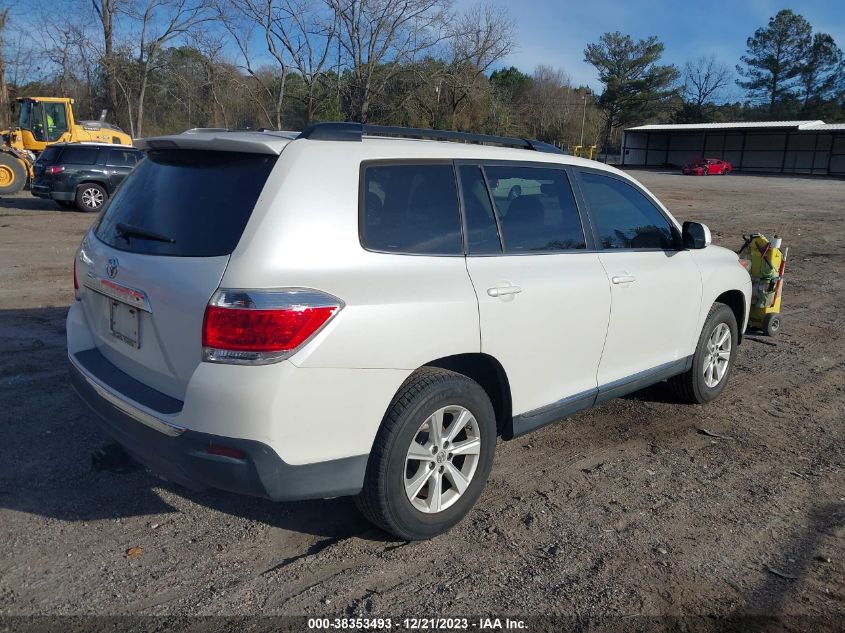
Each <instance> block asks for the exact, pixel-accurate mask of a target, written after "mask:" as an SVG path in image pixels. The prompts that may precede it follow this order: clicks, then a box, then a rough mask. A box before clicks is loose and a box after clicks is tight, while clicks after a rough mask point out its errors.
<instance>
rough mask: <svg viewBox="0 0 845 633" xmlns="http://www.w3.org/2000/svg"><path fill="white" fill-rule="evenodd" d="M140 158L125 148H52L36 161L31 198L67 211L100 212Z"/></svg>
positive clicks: (73, 145)
mask: <svg viewBox="0 0 845 633" xmlns="http://www.w3.org/2000/svg"><path fill="white" fill-rule="evenodd" d="M141 158H143V153H142V152H140V151H138V150H137V149H135V148H134V147H128V146H126V145H109V144H107V143H103V144H101V143H57V144H55V145H51V146H50V147H48V148H47V149H45V150H44V151H43V152H42V153H41V155H40V156H39V157H38V160H36V161H35V165H34V172H35V177H34V178H33V181H32V195H33V196H37V197H39V198H51V199H53V200H55V201H56V202H58V203H59V206H62V207H65V208H70V207H74V206H75V207H76V208H77V209H79V210H80V211H99V210H100V208H101V207H102V206H103V204H105V202H106V200H108V199H109V197H110V196H111V195H112V194H113V193H114V190H115V189H116V188H117V186H118V185H119V184H120V183H121V182H122V181H123V179H124V178H126V176H127V175H128V174H129V172H130V171H132V168H133V167H134V166H135V164H136V163H137V162H138V161H139V160H141Z"/></svg>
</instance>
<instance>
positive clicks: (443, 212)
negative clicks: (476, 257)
mask: <svg viewBox="0 0 845 633" xmlns="http://www.w3.org/2000/svg"><path fill="white" fill-rule="evenodd" d="M361 205H362V213H361V244H362V246H364V248H367V249H370V250H375V251H384V252H389V253H407V254H414V255H460V254H462V253H463V247H462V242H461V219H460V211H459V210H458V193H457V189H456V187H455V174H454V170H453V168H452V165H451V163H449V164H413V165H400V164H370V165H366V166H365V167H364V178H363V192H362V200H361Z"/></svg>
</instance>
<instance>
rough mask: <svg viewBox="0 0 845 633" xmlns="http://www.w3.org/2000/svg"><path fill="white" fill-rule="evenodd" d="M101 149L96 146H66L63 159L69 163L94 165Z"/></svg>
mask: <svg viewBox="0 0 845 633" xmlns="http://www.w3.org/2000/svg"><path fill="white" fill-rule="evenodd" d="M99 152H100V150H99V149H97V148H96V147H66V148H64V150H63V151H62V158H61V161H62V162H63V163H65V164H68V165H93V164H94V163H96V162H97V155H98V154H99Z"/></svg>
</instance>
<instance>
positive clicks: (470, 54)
mask: <svg viewBox="0 0 845 633" xmlns="http://www.w3.org/2000/svg"><path fill="white" fill-rule="evenodd" d="M513 30H514V25H513V20H512V19H511V17H510V15H509V14H508V12H507V10H506V9H504V8H500V7H494V6H493V5H491V4H479V5H476V6H474V7H471V8H470V9H469V10H468V11H466V13H464V14H463V15H461V16H460V17H458V18H457V19H455V20H453V21H451V25H450V26H449V27H448V30H447V33H448V37H449V58H450V59H449V66H448V71H447V76H446V78H445V80H446V85H447V86H448V89H449V90H448V92H449V106H450V109H451V119H452V121H451V123H452V127H453V128H455V127H456V126H455V119H456V117H457V114H458V111H459V110H460V109H461V107H462V106H463V105H464V104H465V103H466V102H467V101H469V100H471V97H472V95H473V94H477V93H478V92H479V90H483V89H484V88H486V86H487V81H486V79H484V74H485V73H486V72H487V71H488V70H489V69H490V67H491V66H492V65H493V64H495V63H496V62H497V61H499V60H501V59H502V58H504V57H506V56H507V55H508V53H510V52H511V51H512V50H513Z"/></svg>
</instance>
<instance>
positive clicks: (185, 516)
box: [0, 172, 845, 630]
mask: <svg viewBox="0 0 845 633" xmlns="http://www.w3.org/2000/svg"><path fill="white" fill-rule="evenodd" d="M632 173H633V174H634V175H635V176H636V177H639V178H640V179H641V180H642V181H643V182H644V183H645V184H646V185H647V186H649V187H650V188H651V189H652V190H653V191H654V192H655V193H656V194H657V195H658V196H659V197H660V198H661V199H662V200H663V201H664V202H665V203H666V204H667V206H668V207H669V208H670V209H671V210H672V211H673V213H675V215H676V216H677V217H678V218H679V219H680V220H684V219H698V220H701V221H704V222H706V223H707V224H708V225H709V226H710V227H711V229H712V230H713V234H714V240H715V241H716V242H717V243H720V244H723V245H725V246H729V247H733V248H737V247H738V246H739V244H740V242H741V239H740V234H741V233H743V232H748V231H751V230H758V231H761V232H764V233H767V234H771V233H774V232H775V231H777V232H779V233H780V234H782V235H783V236H784V238H785V244H786V245H788V246H789V247H790V254H791V261H790V264H789V268H788V269H787V275H788V277H787V282H786V285H785V294H784V297H785V298H784V330H783V332H782V333H781V334H780V335H779V336H778V337H777V338H775V339H767V338H765V337H761V336H759V335H753V334H752V335H750V336H748V337H747V339H746V341H745V342H744V344H743V345H742V346H741V347H740V349H739V353H738V357H737V366H736V370H735V373H734V374H733V376H732V379H731V382H730V384H729V385H728V388H727V390H726V391H725V393H724V394H723V395H722V397H721V398H720V399H719V400H718V401H717V402H714V403H712V404H710V405H708V406H705V407H701V406H682V405H679V404H676V403H674V402H673V401H672V400H671V398H670V397H669V396H668V395H667V394H666V393H665V391H664V389H663V388H662V387H660V386H658V387H654V388H651V389H649V390H647V391H646V392H641V393H638V394H634V395H632V396H629V397H626V398H623V399H620V400H616V401H612V402H609V403H607V404H604V405H602V406H600V407H598V408H596V409H594V410H592V411H589V412H586V413H583V414H580V415H577V416H575V417H573V418H571V419H570V420H568V421H566V422H564V423H562V424H558V425H555V426H552V427H547V428H546V429H543V430H541V431H538V432H536V433H533V434H531V435H528V436H525V437H522V438H519V439H518V440H515V441H513V442H507V443H500V445H499V447H498V450H497V454H496V461H495V464H494V467H493V473H492V476H491V478H490V481H489V483H488V485H487V488H486V491H485V492H484V494H483V496H482V498H481V500H480V501H479V503H478V505H477V506H476V508H475V509H474V510H473V511H472V513H471V514H470V516H469V517H468V518H467V520H465V521H464V522H463V523H462V524H461V525H459V526H458V527H457V528H455V529H454V530H452V531H451V532H450V533H449V534H447V535H445V536H442V537H439V538H437V539H434V540H432V541H428V542H423V543H416V544H404V543H400V542H395V541H392V540H390V538H389V537H387V536H386V535H385V534H383V533H381V532H379V531H378V530H376V529H374V528H371V527H370V526H369V525H368V524H367V523H366V522H365V521H364V520H363V519H362V518H361V517H360V516H359V515H358V514H357V512H356V511H355V509H354V507H353V504H352V502H351V501H350V500H348V499H336V500H328V501H319V502H303V503H286V504H273V503H270V502H266V501H262V500H256V499H248V498H241V497H236V496H232V495H228V494H225V493H217V492H206V493H194V492H188V491H185V490H183V489H180V488H178V487H176V486H173V485H171V484H169V483H167V482H164V481H161V480H158V479H156V478H154V477H153V476H151V475H150V474H148V473H147V472H145V471H144V470H141V469H135V470H131V471H130V472H123V473H117V472H94V471H93V470H92V469H91V465H90V455H91V452H92V451H93V450H95V449H96V448H98V447H100V446H101V445H103V444H104V442H105V438H104V437H102V436H101V435H100V434H99V433H98V432H97V431H96V430H95V428H94V426H93V424H92V423H91V421H90V420H89V413H88V412H87V410H86V409H84V408H83V406H82V405H81V404H80V403H79V402H77V400H76V397H75V395H74V394H73V393H72V391H71V389H70V387H69V385H68V380H67V377H66V370H65V349H64V316H65V313H66V310H67V306H68V304H69V303H70V301H71V300H72V284H71V261H72V256H73V252H74V249H75V248H76V246H77V244H78V243H79V241H80V239H81V236H82V234H83V232H84V231H85V229H86V227H87V226H88V225H89V223H90V222H91V221H92V219H93V218H92V217H91V216H86V215H84V214H81V213H76V212H68V211H60V210H58V209H57V208H56V207H54V206H53V205H52V204H51V203H47V202H43V201H39V200H36V199H34V198H32V197H30V196H28V195H19V196H15V197H10V198H6V199H4V200H0V434H2V435H0V526H2V527H0V530H1V531H0V534H2V544H3V546H2V549H0V616H12V615H35V614H108V615H115V614H138V613H142V614H150V615H166V616H168V615H169V616H178V617H183V616H187V615H221V614H222V615H229V616H237V615H251V614H265V615H267V614H272V615H292V614H296V615H302V614H308V615H317V614H319V615H327V616H341V615H348V616H351V615H359V616H394V617H396V616H397V615H399V614H405V615H415V616H422V615H428V616H430V615H444V616H446V615H459V614H460V615H474V614H494V615H498V616H505V615H513V616H528V615H531V614H552V615H558V616H564V617H567V618H576V619H575V620H572V621H573V622H586V621H590V620H596V619H597V620H599V621H605V622H608V621H611V622H612V621H618V622H622V621H625V620H624V618H630V617H635V616H662V617H667V616H669V617H671V616H677V617H691V616H709V618H710V619H707V620H701V621H697V622H698V624H702V623H705V622H714V621H715V622H719V621H721V620H719V618H729V617H737V616H769V617H771V618H775V620H768V622H769V623H770V624H771V623H772V622H776V624H771V626H769V625H767V627H768V628H766V629H765V630H809V629H810V628H816V629H818V628H826V629H830V630H837V629H838V630H842V629H841V628H839V627H845V574H844V573H843V569H845V431H843V419H844V418H845V393H843V388H845V344H843V325H845V316H843V314H845V311H843V307H842V305H841V301H842V299H841V298H842V297H843V296H845V262H844V261H843V244H842V237H843V235H845V213H843V203H845V182H843V181H841V180H829V179H821V178H787V177H772V176H751V175H734V176H728V177H713V178H692V177H682V176H679V175H675V174H669V173H661V172H632ZM134 547H137V548H142V550H143V551H142V553H140V554H139V555H137V556H134V557H132V556H128V555H127V551H128V550H129V549H130V548H134ZM136 553H137V550H136ZM619 616H623V619H619ZM714 618H715V619H714ZM778 618H779V620H778ZM682 621H683V620H682ZM13 622H14V621H13ZM0 628H2V627H1V626H0ZM12 628H15V627H14V625H12ZM693 628H696V627H695V626H693ZM756 630H763V629H759V628H758V629H756Z"/></svg>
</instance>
